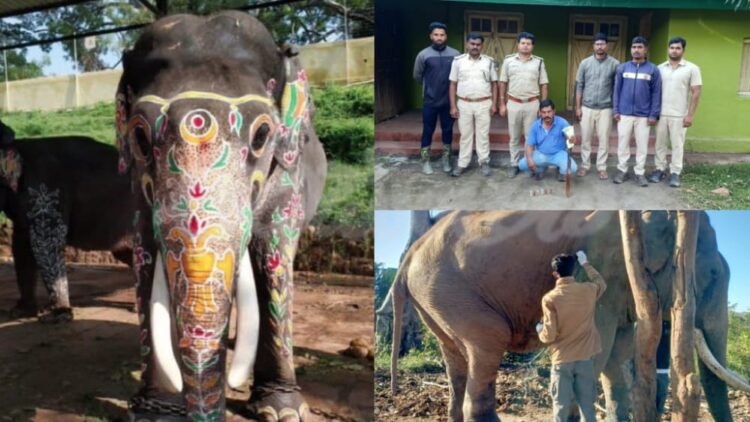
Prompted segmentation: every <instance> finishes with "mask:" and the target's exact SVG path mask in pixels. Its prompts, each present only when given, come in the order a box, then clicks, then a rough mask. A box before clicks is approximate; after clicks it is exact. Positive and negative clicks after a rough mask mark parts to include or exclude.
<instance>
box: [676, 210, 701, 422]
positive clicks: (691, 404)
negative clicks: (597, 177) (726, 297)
mask: <svg viewBox="0 0 750 422" xmlns="http://www.w3.org/2000/svg"><path fill="white" fill-rule="evenodd" d="M698 218H699V216H698V213H697V212H695V211H679V212H677V238H676V240H675V267H676V268H675V274H674V283H673V289H674V290H673V294H672V298H673V302H674V304H673V305H672V344H671V349H672V374H671V375H672V420H673V421H675V422H687V421H697V420H698V411H699V409H700V396H701V388H700V379H699V377H698V375H697V374H696V371H695V359H694V353H693V350H694V344H695V341H694V338H693V328H694V327H695V252H696V248H697V243H698V226H699V225H700V220H699V219H698Z"/></svg>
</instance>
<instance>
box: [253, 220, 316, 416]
mask: <svg viewBox="0 0 750 422" xmlns="http://www.w3.org/2000/svg"><path fill="white" fill-rule="evenodd" d="M300 229H301V227H300V225H283V224H278V225H275V226H274V228H273V229H272V232H271V238H270V239H265V238H262V237H259V236H255V237H253V240H252V243H251V246H250V253H251V257H252V260H251V261H252V264H253V272H254V274H255V276H256V278H255V282H256V288H257V292H258V306H259V309H260V333H259V337H258V354H257V359H256V361H255V367H254V371H253V386H252V395H251V397H250V401H249V402H248V405H247V410H248V412H249V413H250V414H251V415H252V416H253V417H254V418H255V419H257V420H259V421H268V422H276V421H279V420H284V421H300V420H304V419H305V417H306V414H307V410H308V408H307V403H306V402H305V399H304V397H302V394H301V393H300V388H299V387H298V386H297V378H296V376H295V373H294V359H293V358H294V353H293V349H292V347H293V342H292V297H293V292H294V284H293V264H294V254H295V252H296V247H297V240H298V238H299V232H300Z"/></svg>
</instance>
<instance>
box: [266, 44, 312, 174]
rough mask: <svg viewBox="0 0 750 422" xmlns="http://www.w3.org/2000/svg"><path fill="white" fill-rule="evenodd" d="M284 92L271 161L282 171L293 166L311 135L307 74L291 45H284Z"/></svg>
mask: <svg viewBox="0 0 750 422" xmlns="http://www.w3.org/2000/svg"><path fill="white" fill-rule="evenodd" d="M283 54H284V56H285V57H284V61H283V63H284V69H285V72H284V79H285V82H284V89H283V93H282V96H281V104H280V105H279V112H280V113H281V115H280V116H279V120H280V122H279V127H278V131H277V133H278V137H277V141H276V148H275V152H274V158H275V160H276V162H277V163H278V164H279V165H280V166H281V167H283V168H284V169H285V170H292V169H293V168H295V167H296V166H297V161H298V157H299V155H300V152H301V150H302V148H303V146H304V143H305V141H306V140H307V139H308V137H309V136H310V132H311V131H313V130H314V129H313V126H312V114H313V104H312V99H311V98H310V87H309V85H308V81H307V74H306V73H305V70H304V69H303V68H302V64H301V63H300V61H299V58H298V57H297V56H298V54H299V51H298V50H297V48H296V47H295V46H293V45H284V47H283Z"/></svg>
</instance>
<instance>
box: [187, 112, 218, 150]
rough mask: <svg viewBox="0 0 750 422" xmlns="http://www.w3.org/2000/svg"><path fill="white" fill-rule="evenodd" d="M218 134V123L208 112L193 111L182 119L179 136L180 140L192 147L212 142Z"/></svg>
mask: <svg viewBox="0 0 750 422" xmlns="http://www.w3.org/2000/svg"><path fill="white" fill-rule="evenodd" d="M218 133H219V123H218V122H217V121H216V117H214V115H213V114H211V113H210V112H209V111H208V110H203V109H198V110H193V111H191V112H189V113H187V114H185V117H183V118H182V121H181V122H180V135H181V136H182V139H183V140H184V141H185V142H187V143H189V144H193V145H203V144H208V143H211V142H213V141H214V140H215V139H216V135H217V134H218Z"/></svg>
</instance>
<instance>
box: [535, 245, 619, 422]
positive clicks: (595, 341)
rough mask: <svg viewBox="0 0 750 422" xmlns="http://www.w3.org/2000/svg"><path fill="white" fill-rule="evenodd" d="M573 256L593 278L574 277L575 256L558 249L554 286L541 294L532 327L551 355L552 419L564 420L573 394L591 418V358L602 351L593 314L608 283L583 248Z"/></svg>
mask: <svg viewBox="0 0 750 422" xmlns="http://www.w3.org/2000/svg"><path fill="white" fill-rule="evenodd" d="M576 255H577V260H578V262H579V263H580V264H581V266H582V267H583V268H584V269H585V270H586V274H587V275H588V277H589V279H590V280H591V281H592V282H591V283H577V282H576V281H575V278H573V270H574V269H575V264H576V256H573V255H564V254H560V255H556V256H555V257H554V258H552V275H553V276H554V277H555V279H556V280H557V281H556V282H555V288H554V289H552V290H551V291H550V292H548V293H547V294H545V295H544V297H542V311H543V312H544V320H543V322H540V323H539V324H537V327H536V329H537V332H538V333H539V339H540V340H541V341H542V342H543V343H545V344H548V347H549V354H550V359H551V360H552V376H551V380H550V394H551V395H552V401H553V404H552V412H553V413H552V414H553V420H554V421H555V422H562V421H565V420H567V419H568V414H569V411H570V404H571V402H572V400H573V395H574V394H575V398H576V400H577V401H578V406H579V407H580V409H581V415H582V417H583V419H582V420H583V421H584V422H595V421H596V411H595V410H594V400H595V399H596V375H595V371H594V360H593V359H592V358H593V356H594V355H596V354H598V353H600V352H601V351H602V345H601V339H600V337H599V332H598V331H597V329H596V325H594V315H595V313H596V312H595V311H596V302H597V300H599V298H600V297H602V294H603V293H604V291H605V290H606V289H607V285H606V283H605V282H604V279H603V278H602V276H601V275H600V274H599V272H598V271H596V269H595V268H594V267H593V266H591V264H589V263H588V259H587V258H586V254H585V253H584V252H583V251H578V252H577V253H576Z"/></svg>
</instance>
